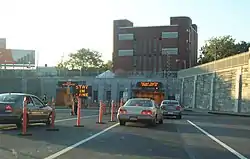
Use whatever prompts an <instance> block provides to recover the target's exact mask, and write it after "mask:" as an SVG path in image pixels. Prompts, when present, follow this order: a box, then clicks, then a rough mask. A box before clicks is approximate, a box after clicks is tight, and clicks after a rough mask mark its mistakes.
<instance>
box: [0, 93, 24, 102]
mask: <svg viewBox="0 0 250 159" xmlns="http://www.w3.org/2000/svg"><path fill="white" fill-rule="evenodd" d="M19 98H20V96H19V95H11V94H0V102H17V100H18V99H19Z"/></svg>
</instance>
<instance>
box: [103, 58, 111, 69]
mask: <svg viewBox="0 0 250 159" xmlns="http://www.w3.org/2000/svg"><path fill="white" fill-rule="evenodd" d="M102 68H103V69H104V70H105V71H107V70H112V68H113V62H112V61H111V60H108V61H107V62H106V63H104V64H103V66H102Z"/></svg>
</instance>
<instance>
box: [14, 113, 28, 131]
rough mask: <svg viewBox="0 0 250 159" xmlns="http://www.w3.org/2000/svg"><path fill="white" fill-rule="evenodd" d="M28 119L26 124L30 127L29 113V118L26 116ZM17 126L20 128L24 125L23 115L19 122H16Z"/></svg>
mask: <svg viewBox="0 0 250 159" xmlns="http://www.w3.org/2000/svg"><path fill="white" fill-rule="evenodd" d="M26 119H27V120H26V126H27V127H28V125H29V118H28V115H27V118H26ZM16 127H17V128H18V129H22V127H23V115H22V116H21V118H20V120H19V122H18V123H16Z"/></svg>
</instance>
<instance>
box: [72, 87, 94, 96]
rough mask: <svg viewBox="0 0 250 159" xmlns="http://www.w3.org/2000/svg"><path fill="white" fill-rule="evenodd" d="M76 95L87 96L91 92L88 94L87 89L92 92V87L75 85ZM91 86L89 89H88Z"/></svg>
mask: <svg viewBox="0 0 250 159" xmlns="http://www.w3.org/2000/svg"><path fill="white" fill-rule="evenodd" d="M75 88H76V92H75V93H76V96H78V97H89V96H90V95H91V94H89V91H90V90H91V92H92V88H91V87H89V86H87V85H76V87H75ZM90 88H91V89H90Z"/></svg>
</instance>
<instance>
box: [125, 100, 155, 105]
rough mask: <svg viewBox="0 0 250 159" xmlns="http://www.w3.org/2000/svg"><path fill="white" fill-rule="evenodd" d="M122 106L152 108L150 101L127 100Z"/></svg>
mask: <svg viewBox="0 0 250 159" xmlns="http://www.w3.org/2000/svg"><path fill="white" fill-rule="evenodd" d="M124 106H141V107H152V106H153V104H152V102H151V101H150V100H129V101H127V102H126V103H125V105H124Z"/></svg>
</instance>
